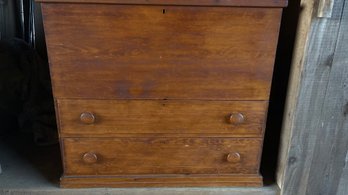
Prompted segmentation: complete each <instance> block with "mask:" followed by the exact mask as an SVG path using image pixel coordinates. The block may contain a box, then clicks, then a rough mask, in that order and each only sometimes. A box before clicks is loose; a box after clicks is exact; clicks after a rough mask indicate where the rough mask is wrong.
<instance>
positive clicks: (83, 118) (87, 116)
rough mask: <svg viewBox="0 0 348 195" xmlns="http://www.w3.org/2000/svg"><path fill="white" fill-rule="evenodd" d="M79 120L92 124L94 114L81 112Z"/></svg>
mask: <svg viewBox="0 0 348 195" xmlns="http://www.w3.org/2000/svg"><path fill="white" fill-rule="evenodd" d="M80 121H81V122H82V123H84V124H93V123H94V122H95V116H94V114H93V113H91V112H83V113H82V114H81V115H80Z"/></svg>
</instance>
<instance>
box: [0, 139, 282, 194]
mask: <svg viewBox="0 0 348 195" xmlns="http://www.w3.org/2000/svg"><path fill="white" fill-rule="evenodd" d="M0 164H1V169H2V173H0V195H3V194H4V195H19V194H21V195H57V194H64V195H65V194H67V195H70V194H74V195H79V194H81V195H92V194H93V195H111V194H120V195H121V194H122V195H130V194H135V195H166V194H168V195H177V194H188V195H215V194H216V195H227V194H228V195H276V194H278V193H279V189H278V187H277V186H276V185H275V184H271V185H267V186H265V187H262V188H93V189H61V188H59V176H60V174H61V172H62V168H61V160H60V154H59V147H58V146H53V147H37V146H34V145H33V144H32V142H31V140H30V137H28V136H26V137H23V136H20V137H19V136H8V137H6V138H0Z"/></svg>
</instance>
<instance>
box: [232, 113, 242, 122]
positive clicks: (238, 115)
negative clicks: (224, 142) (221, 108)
mask: <svg viewBox="0 0 348 195" xmlns="http://www.w3.org/2000/svg"><path fill="white" fill-rule="evenodd" d="M244 121H245V117H244V115H243V114H242V113H233V114H231V115H230V118H229V122H230V123H231V124H241V123H244Z"/></svg>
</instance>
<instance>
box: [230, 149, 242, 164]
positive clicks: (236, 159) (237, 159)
mask: <svg viewBox="0 0 348 195" xmlns="http://www.w3.org/2000/svg"><path fill="white" fill-rule="evenodd" d="M227 162H230V163H237V162H240V154H239V153H238V152H235V153H229V154H228V155H227Z"/></svg>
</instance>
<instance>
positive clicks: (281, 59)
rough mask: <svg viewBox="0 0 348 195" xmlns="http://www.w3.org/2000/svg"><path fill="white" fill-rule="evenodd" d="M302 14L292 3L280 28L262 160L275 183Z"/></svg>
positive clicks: (292, 0) (296, 0)
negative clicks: (296, 39) (285, 109)
mask: <svg viewBox="0 0 348 195" xmlns="http://www.w3.org/2000/svg"><path fill="white" fill-rule="evenodd" d="M300 11H301V8H300V0H289V5H288V7H287V8H286V9H284V12H283V17H282V25H281V28H280V35H279V43H278V48H277V56H276V60H275V66H274V75H273V81H272V89H271V96H270V104H269V110H268V118H267V125H266V134H265V141H264V147H263V155H262V161H261V173H262V174H263V175H264V176H265V178H272V180H274V179H275V172H276V170H275V167H277V161H278V152H279V151H278V150H279V143H280V133H281V128H282V122H283V121H282V120H283V112H284V106H285V100H286V96H287V88H288V78H289V73H290V68H291V60H292V53H293V48H294V42H295V38H296V30H297V23H298V18H299V14H300ZM265 182H266V183H267V181H265Z"/></svg>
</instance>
